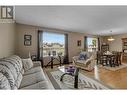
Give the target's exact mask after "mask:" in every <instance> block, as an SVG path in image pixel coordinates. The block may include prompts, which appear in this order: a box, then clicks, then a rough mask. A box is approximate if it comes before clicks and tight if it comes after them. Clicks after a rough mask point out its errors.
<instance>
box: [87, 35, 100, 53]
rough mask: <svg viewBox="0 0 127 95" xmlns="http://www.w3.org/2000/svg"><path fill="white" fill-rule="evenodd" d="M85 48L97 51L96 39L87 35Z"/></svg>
mask: <svg viewBox="0 0 127 95" xmlns="http://www.w3.org/2000/svg"><path fill="white" fill-rule="evenodd" d="M87 49H88V51H89V52H93V51H97V50H98V39H97V38H92V37H87Z"/></svg>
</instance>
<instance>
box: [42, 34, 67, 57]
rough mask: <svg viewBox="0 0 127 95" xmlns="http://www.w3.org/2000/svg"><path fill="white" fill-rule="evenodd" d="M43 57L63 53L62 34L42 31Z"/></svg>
mask: <svg viewBox="0 0 127 95" xmlns="http://www.w3.org/2000/svg"><path fill="white" fill-rule="evenodd" d="M42 47H43V57H45V56H51V55H53V56H57V55H64V51H65V36H64V34H56V33H49V32H44V33H43V44H42Z"/></svg>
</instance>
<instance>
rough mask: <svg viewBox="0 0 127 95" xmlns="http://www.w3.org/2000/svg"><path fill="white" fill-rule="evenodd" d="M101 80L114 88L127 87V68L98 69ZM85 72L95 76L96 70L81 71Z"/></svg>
mask: <svg viewBox="0 0 127 95" xmlns="http://www.w3.org/2000/svg"><path fill="white" fill-rule="evenodd" d="M98 71H99V73H98V75H99V78H100V81H102V82H103V83H104V84H106V85H108V86H110V87H112V88H114V89H127V68H123V69H120V70H117V71H110V70H106V69H104V68H99V69H98ZM81 72H82V73H83V74H85V75H88V76H90V77H93V78H95V74H94V72H95V71H92V72H86V71H83V70H82V71H81Z"/></svg>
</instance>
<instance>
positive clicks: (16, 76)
mask: <svg viewBox="0 0 127 95" xmlns="http://www.w3.org/2000/svg"><path fill="white" fill-rule="evenodd" d="M0 65H1V66H4V67H6V68H8V69H9V70H10V72H11V74H12V75H13V78H14V80H15V81H16V80H17V78H18V73H17V71H16V69H15V67H14V66H13V64H11V63H9V62H7V61H4V60H2V61H0Z"/></svg>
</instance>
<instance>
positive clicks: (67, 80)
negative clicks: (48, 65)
mask: <svg viewBox="0 0 127 95" xmlns="http://www.w3.org/2000/svg"><path fill="white" fill-rule="evenodd" d="M62 74H63V73H62V72H61V71H59V70H56V71H52V72H47V75H48V77H49V79H50V80H51V82H52V84H53V86H54V88H55V89H74V85H73V84H74V77H72V76H70V75H65V76H64V78H63V82H61V81H60V77H61V76H62ZM109 88H110V87H108V86H105V85H104V84H103V83H101V82H99V81H97V80H95V79H93V78H90V77H87V76H84V75H83V74H81V73H79V80H78V89H109Z"/></svg>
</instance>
